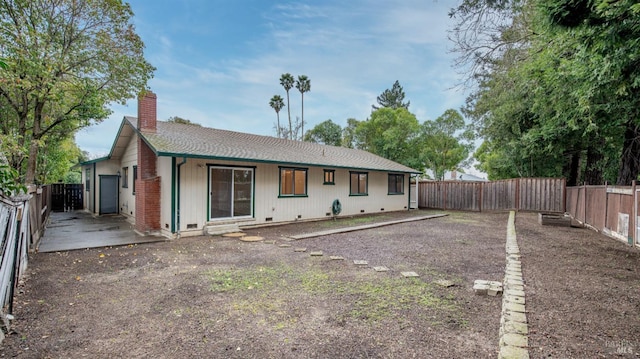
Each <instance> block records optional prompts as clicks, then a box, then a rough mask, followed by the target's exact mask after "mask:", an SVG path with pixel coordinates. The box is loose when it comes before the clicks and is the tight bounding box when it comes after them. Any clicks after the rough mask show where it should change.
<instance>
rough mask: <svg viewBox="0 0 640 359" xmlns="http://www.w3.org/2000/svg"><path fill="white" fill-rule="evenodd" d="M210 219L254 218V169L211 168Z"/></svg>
mask: <svg viewBox="0 0 640 359" xmlns="http://www.w3.org/2000/svg"><path fill="white" fill-rule="evenodd" d="M209 171H210V173H209V178H210V184H209V194H210V198H209V208H210V210H209V219H222V218H236V217H249V218H250V217H252V216H253V168H238V167H210V170H209Z"/></svg>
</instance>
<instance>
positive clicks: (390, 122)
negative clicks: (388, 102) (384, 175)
mask: <svg viewBox="0 0 640 359" xmlns="http://www.w3.org/2000/svg"><path fill="white" fill-rule="evenodd" d="M419 133H420V123H419V122H418V120H417V119H416V117H415V115H413V114H412V113H411V112H409V111H408V110H407V109H406V108H404V107H400V108H396V109H393V108H380V109H378V110H376V111H374V112H372V113H371V118H370V119H368V120H366V121H362V122H360V123H359V124H358V127H357V128H356V143H357V144H358V148H360V149H363V150H365V151H369V152H371V153H375V154H377V155H379V156H382V157H384V158H387V159H390V160H392V161H396V162H398V163H402V164H404V165H406V166H409V167H412V168H419V167H420V166H421V162H422V161H421V160H420V155H419V153H418V151H416V148H417V146H418V144H419Z"/></svg>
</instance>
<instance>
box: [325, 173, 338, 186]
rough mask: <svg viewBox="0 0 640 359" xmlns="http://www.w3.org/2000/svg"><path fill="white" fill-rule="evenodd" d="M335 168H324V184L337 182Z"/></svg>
mask: <svg viewBox="0 0 640 359" xmlns="http://www.w3.org/2000/svg"><path fill="white" fill-rule="evenodd" d="M335 175H336V171H335V170H324V183H323V184H336V181H335Z"/></svg>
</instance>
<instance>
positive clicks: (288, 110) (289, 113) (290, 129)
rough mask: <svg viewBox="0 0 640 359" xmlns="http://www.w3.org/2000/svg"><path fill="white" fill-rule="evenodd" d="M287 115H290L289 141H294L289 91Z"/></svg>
mask: <svg viewBox="0 0 640 359" xmlns="http://www.w3.org/2000/svg"><path fill="white" fill-rule="evenodd" d="M287 114H288V115H289V139H293V137H291V136H293V131H292V128H291V107H290V106H289V90H287Z"/></svg>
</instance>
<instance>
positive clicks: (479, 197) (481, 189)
mask: <svg viewBox="0 0 640 359" xmlns="http://www.w3.org/2000/svg"><path fill="white" fill-rule="evenodd" d="M482 186H483V183H482V182H480V183H479V186H478V190H479V191H480V194H479V195H478V211H479V212H482V192H483V188H482Z"/></svg>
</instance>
